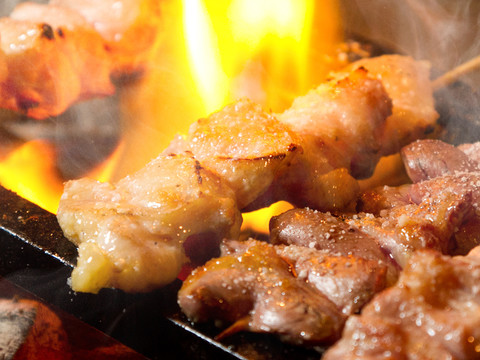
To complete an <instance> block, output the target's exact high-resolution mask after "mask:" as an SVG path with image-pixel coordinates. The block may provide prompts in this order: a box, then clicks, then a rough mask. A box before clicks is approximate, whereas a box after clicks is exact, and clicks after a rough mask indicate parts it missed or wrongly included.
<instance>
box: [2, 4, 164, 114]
mask: <svg viewBox="0 0 480 360" xmlns="http://www.w3.org/2000/svg"><path fill="white" fill-rule="evenodd" d="M158 13H159V10H158V4H156V2H155V1H153V0H142V1H138V0H122V1H120V2H119V1H116V0H115V1H114V0H107V1H102V2H98V1H96V2H94V1H89V0H83V1H68V0H52V1H51V2H50V4H48V5H42V4H36V3H30V2H25V3H21V4H19V5H18V6H17V7H16V8H15V9H14V11H13V12H12V13H11V14H10V16H9V17H4V18H1V19H0V34H1V38H0V107H2V108H5V109H9V110H13V111H16V112H19V113H21V114H24V115H27V116H29V117H32V118H37V119H43V118H46V117H48V116H55V115H58V114H60V113H62V112H63V111H65V110H66V109H67V108H68V107H69V106H70V105H72V104H73V103H75V102H77V101H81V100H85V99H88V98H91V97H94V96H105V95H111V94H113V92H114V91H115V88H114V85H113V84H112V80H111V79H112V78H118V77H119V76H121V75H124V74H131V73H133V72H137V71H138V72H139V71H141V70H142V66H144V64H145V61H146V56H147V54H148V52H149V51H150V50H151V48H152V47H153V45H154V42H155V34H156V32H155V31H151V30H152V28H153V27H155V26H156V24H157V23H158V19H159V16H158ZM132 38H135V40H136V41H132Z"/></svg>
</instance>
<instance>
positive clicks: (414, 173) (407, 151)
mask: <svg viewBox="0 0 480 360" xmlns="http://www.w3.org/2000/svg"><path fill="white" fill-rule="evenodd" d="M401 155H402V159H403V162H404V164H405V169H406V170H407V174H408V176H409V177H410V179H411V180H412V182H414V183H416V182H420V181H423V180H429V179H433V178H435V177H438V176H442V175H447V174H453V173H455V172H464V171H466V172H472V171H479V170H480V166H479V164H478V163H477V162H476V161H474V160H472V159H470V157H469V156H468V155H467V154H466V153H465V152H464V151H462V150H461V149H459V148H457V147H455V146H453V145H450V144H447V143H445V142H443V141H441V140H434V139H424V140H417V141H415V142H413V143H411V144H410V145H407V146H405V147H403V148H402V150H401Z"/></svg>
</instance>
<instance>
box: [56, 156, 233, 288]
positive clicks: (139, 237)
mask: <svg viewBox="0 0 480 360" xmlns="http://www.w3.org/2000/svg"><path fill="white" fill-rule="evenodd" d="M57 217H58V221H59V223H60V225H61V227H62V229H63V231H64V233H65V235H66V236H67V237H68V238H69V239H70V240H71V241H73V242H74V243H75V244H77V245H78V248H79V257H78V261H77V266H76V268H75V269H74V271H73V273H72V288H73V289H74V290H76V291H83V292H98V291H99V290H100V289H101V288H103V287H115V288H119V289H122V290H125V291H130V292H134V291H137V292H138V291H148V290H151V289H153V288H157V287H160V286H162V285H165V284H167V283H169V282H171V281H173V280H174V279H175V278H176V276H177V275H178V273H179V271H180V270H181V268H182V266H183V265H184V264H185V263H186V262H187V261H189V260H192V261H193V262H197V263H198V262H200V263H201V262H202V261H205V258H210V257H212V256H214V255H217V254H218V243H219V241H220V240H221V239H223V238H224V237H231V238H235V237H237V236H238V234H239V231H240V225H241V216H240V213H239V211H238V209H237V207H236V202H235V194H234V193H233V191H232V190H231V189H230V188H229V187H227V186H226V185H225V184H224V183H223V182H222V181H221V180H220V178H219V177H217V176H216V175H215V174H213V173H211V172H210V171H209V170H206V169H204V168H203V167H202V166H201V165H200V164H199V162H198V161H197V160H195V159H193V158H191V157H188V156H186V155H176V156H175V155H172V156H167V155H160V156H159V157H158V158H156V159H154V160H153V161H151V162H150V163H149V164H147V166H145V167H144V168H143V169H141V170H140V171H138V172H136V173H135V174H133V175H131V176H127V177H126V178H124V179H122V180H120V181H119V182H117V183H116V184H113V185H111V184H107V183H99V182H96V181H93V180H88V179H82V180H77V181H71V182H68V183H67V184H66V186H65V192H64V194H63V196H62V199H61V201H60V206H59V209H58V214H57ZM184 246H185V247H184ZM189 258H190V259H189Z"/></svg>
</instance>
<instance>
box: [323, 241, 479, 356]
mask: <svg viewBox="0 0 480 360" xmlns="http://www.w3.org/2000/svg"><path fill="white" fill-rule="evenodd" d="M479 281H480V248H478V247H477V248H475V249H473V250H472V251H471V252H470V254H469V255H468V256H457V257H449V256H445V255H442V254H440V253H439V252H436V251H433V250H425V249H424V250H419V251H417V252H416V253H415V254H414V255H413V256H412V257H411V258H410V260H409V262H408V265H407V266H406V267H405V269H404V271H403V272H402V274H401V276H400V279H399V281H398V283H397V284H396V285H395V286H394V287H392V288H390V289H388V290H386V291H383V292H381V293H380V294H378V295H377V296H376V297H375V298H374V299H373V300H372V302H370V303H369V304H368V305H366V306H365V307H364V309H363V311H362V314H361V315H358V316H357V315H353V316H351V317H350V318H349V319H348V321H347V323H346V325H345V330H344V332H343V335H342V338H341V340H340V341H338V342H337V343H336V344H335V345H334V346H333V347H331V348H330V349H328V350H327V352H326V353H325V354H324V356H323V358H322V359H324V360H333V359H345V360H348V359H356V360H361V359H369V360H372V359H386V358H388V359H402V360H404V359H411V360H413V359H422V360H423V359H432V360H434V359H435V360H437V359H458V360H460V359H464V360H467V359H468V360H471V359H480V352H479V349H480V340H479V339H480V292H479V287H478V283H479Z"/></svg>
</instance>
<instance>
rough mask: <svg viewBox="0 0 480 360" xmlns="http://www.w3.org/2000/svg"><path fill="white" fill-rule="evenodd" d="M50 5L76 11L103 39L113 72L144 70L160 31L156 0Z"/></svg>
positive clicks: (67, 0) (74, 0)
mask: <svg viewBox="0 0 480 360" xmlns="http://www.w3.org/2000/svg"><path fill="white" fill-rule="evenodd" d="M50 5H56V6H61V7H64V8H68V9H71V10H74V11H76V12H77V13H78V14H80V15H82V16H83V17H84V18H85V19H86V21H87V22H88V23H89V24H91V25H92V26H93V27H94V28H95V31H97V32H98V34H100V36H102V38H103V39H104V40H105V42H106V46H107V48H108V52H109V54H110V56H111V58H112V62H113V67H112V74H113V76H114V77H118V76H119V75H121V74H131V73H132V72H138V71H140V72H141V71H143V70H144V69H143V67H145V66H147V60H148V57H149V56H150V55H151V52H152V49H154V47H155V44H156V42H157V41H158V37H159V35H160V33H161V32H160V31H159V24H160V7H161V4H160V3H159V2H158V1H156V0H102V1H96V0H50Z"/></svg>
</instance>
